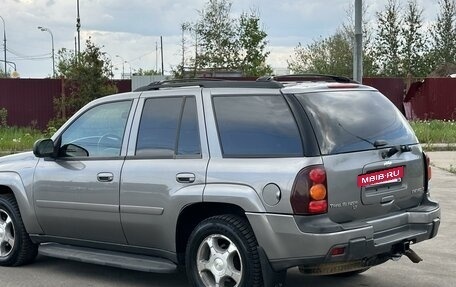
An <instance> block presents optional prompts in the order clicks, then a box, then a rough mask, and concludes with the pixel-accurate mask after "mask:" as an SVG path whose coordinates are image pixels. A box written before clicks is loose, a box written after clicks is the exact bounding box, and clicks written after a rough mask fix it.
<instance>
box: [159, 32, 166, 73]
mask: <svg viewBox="0 0 456 287" xmlns="http://www.w3.org/2000/svg"><path fill="white" fill-rule="evenodd" d="M160 49H161V62H162V76H163V75H164V74H165V71H164V64H163V36H160Z"/></svg>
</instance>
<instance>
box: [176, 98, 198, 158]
mask: <svg viewBox="0 0 456 287" xmlns="http://www.w3.org/2000/svg"><path fill="white" fill-rule="evenodd" d="M177 154H178V155H190V156H191V155H200V154H201V146H200V137H199V130H198V115H197V112H196V99H195V98H193V97H186V98H185V106H184V110H183V112H182V121H181V126H180V132H179V144H178V148H177Z"/></svg>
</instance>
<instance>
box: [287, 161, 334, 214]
mask: <svg viewBox="0 0 456 287" xmlns="http://www.w3.org/2000/svg"><path fill="white" fill-rule="evenodd" d="M290 203H291V206H292V208H293V212H294V213H295V214H302V215H312V214H321V213H326V212H327V211H328V191H327V185H326V172H325V169H324V167H323V166H322V165H314V166H309V167H306V168H304V169H302V170H301V171H300V172H299V173H298V175H297V176H296V179H295V182H294V185H293V190H292V192H291V197H290Z"/></svg>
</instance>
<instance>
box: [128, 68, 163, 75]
mask: <svg viewBox="0 0 456 287" xmlns="http://www.w3.org/2000/svg"><path fill="white" fill-rule="evenodd" d="M134 75H135V76H156V75H161V73H160V72H158V71H155V70H152V69H151V70H143V69H142V68H139V70H138V71H136V73H134Z"/></svg>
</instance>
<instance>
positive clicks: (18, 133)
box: [0, 127, 46, 153]
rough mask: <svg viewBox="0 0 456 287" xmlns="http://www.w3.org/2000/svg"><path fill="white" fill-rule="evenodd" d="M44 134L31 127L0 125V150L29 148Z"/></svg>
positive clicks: (14, 150)
mask: <svg viewBox="0 0 456 287" xmlns="http://www.w3.org/2000/svg"><path fill="white" fill-rule="evenodd" d="M44 137H46V135H44V134H43V133H41V132H40V131H39V130H36V129H32V128H18V127H0V152H2V153H14V152H20V151H26V150H31V149H32V147H33V143H34V142H35V141H36V140H38V139H40V138H44Z"/></svg>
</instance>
